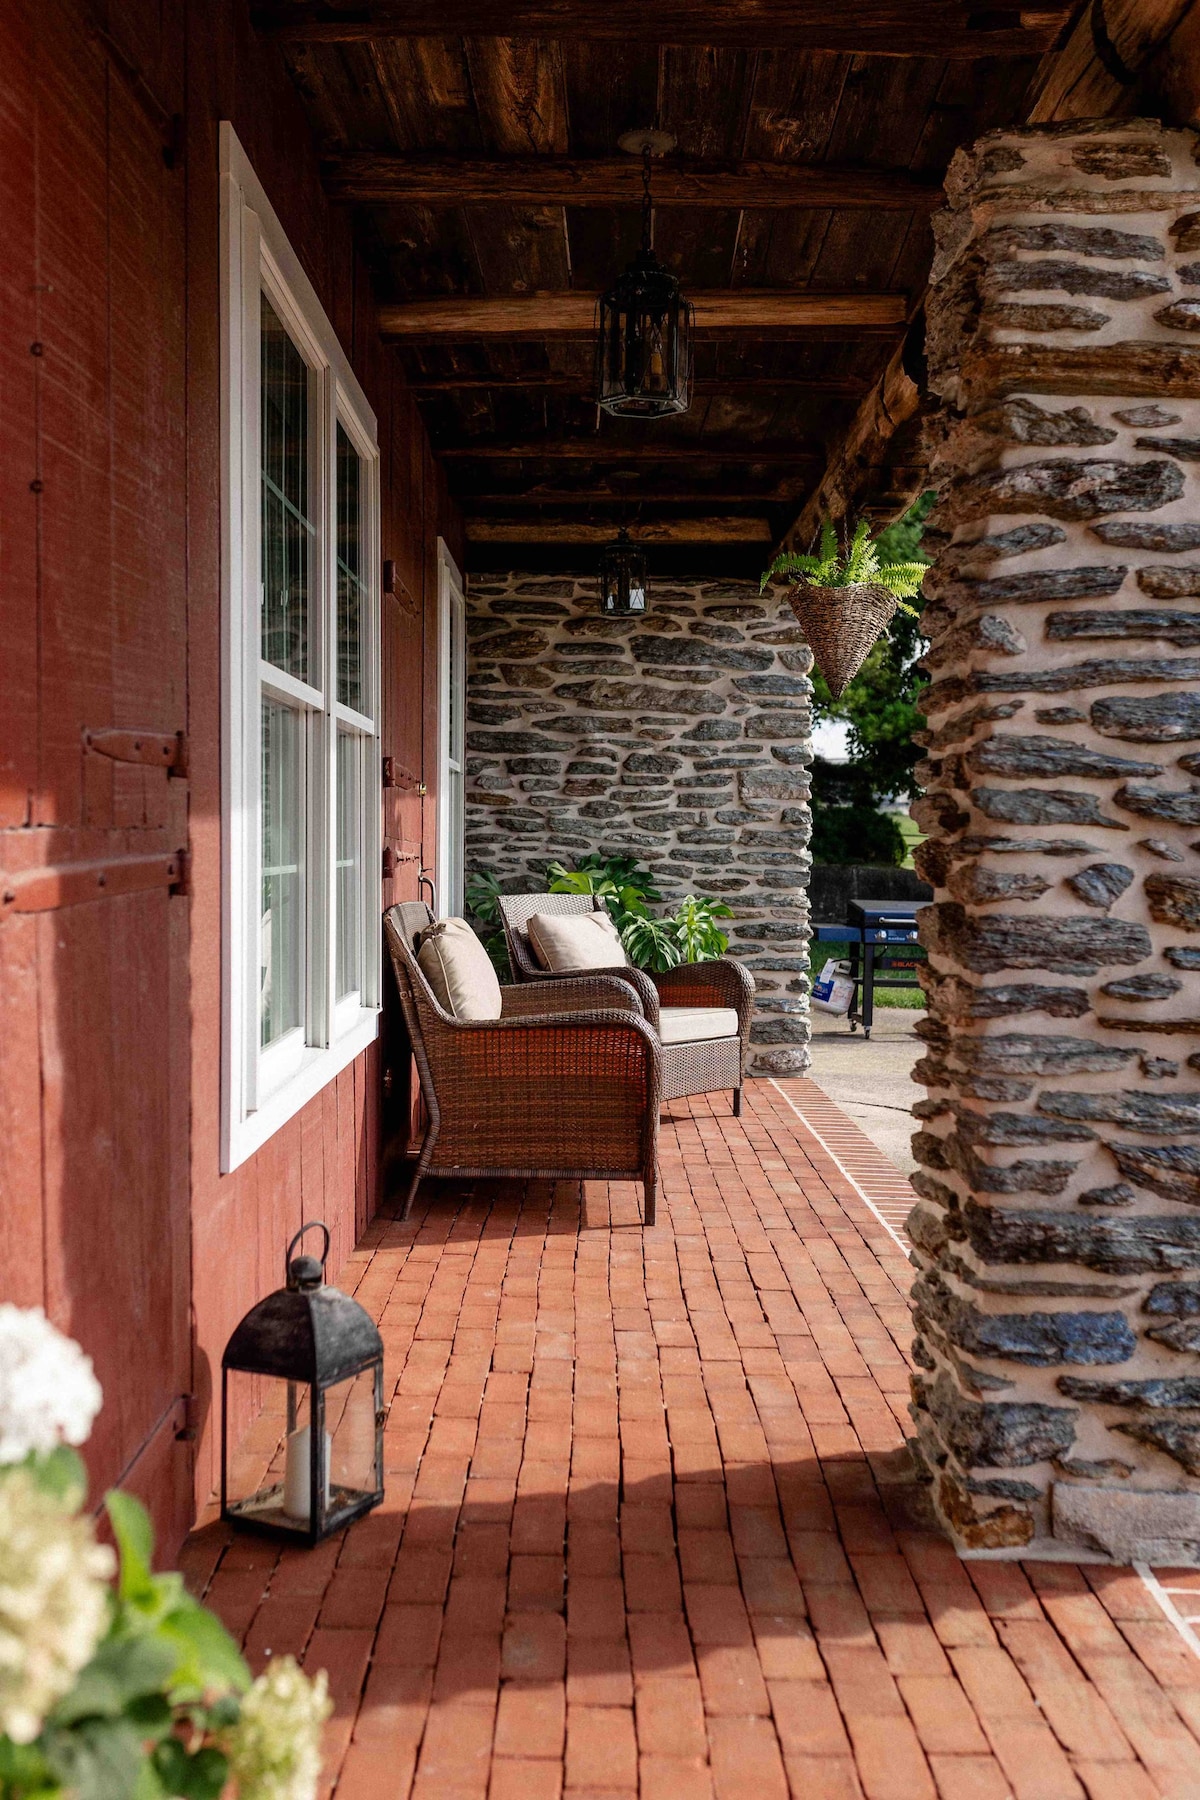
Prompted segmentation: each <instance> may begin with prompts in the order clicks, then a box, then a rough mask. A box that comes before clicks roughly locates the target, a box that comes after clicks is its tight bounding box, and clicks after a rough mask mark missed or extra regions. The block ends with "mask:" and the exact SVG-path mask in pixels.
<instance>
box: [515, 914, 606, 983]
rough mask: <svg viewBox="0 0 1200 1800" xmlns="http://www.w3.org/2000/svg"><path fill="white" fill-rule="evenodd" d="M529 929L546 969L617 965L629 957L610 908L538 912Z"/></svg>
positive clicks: (539, 957)
mask: <svg viewBox="0 0 1200 1800" xmlns="http://www.w3.org/2000/svg"><path fill="white" fill-rule="evenodd" d="M528 929H529V941H530V943H531V944H532V945H533V953H534V955H535V956H536V957H537V959H538V961H539V962H540V963H541V965H542V967H543V969H552V970H554V971H555V972H556V973H563V972H565V971H566V970H568V969H617V968H621V967H622V966H624V964H625V963H626V962H627V960H628V959H627V958H626V955H625V949H624V946H623V945H622V943H621V940H620V938H619V937H618V935H617V928H616V926H615V925H614V924H613V922H612V920H611V919H610V917H609V915H608V913H607V912H590V913H565V914H559V913H534V915H533V917H532V918H531V919H530V921H529V928H528Z"/></svg>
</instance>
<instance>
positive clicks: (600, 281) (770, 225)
mask: <svg viewBox="0 0 1200 1800" xmlns="http://www.w3.org/2000/svg"><path fill="white" fill-rule="evenodd" d="M1069 13H1070V0H1061V3H1060V4H1053V3H1051V4H1046V5H1043V6H1042V7H1041V8H1040V9H1039V10H1038V11H1037V12H1036V13H1031V12H1025V13H1020V12H1016V11H1001V12H996V11H974V10H970V9H969V8H968V7H966V6H963V5H959V4H951V3H950V0H891V3H890V4H886V3H884V0H879V3H876V4H865V3H864V0H844V3H843V4H841V5H839V6H836V7H834V6H830V5H826V4H821V5H819V6H818V5H815V4H813V0H787V4H784V0H721V4H720V5H719V6H717V5H714V4H712V3H711V0H706V3H704V4H701V3H699V0H671V3H670V4H669V5H668V6H667V7H666V8H661V7H660V8H656V7H655V6H654V4H653V0H649V3H648V4H640V5H638V6H636V7H635V6H634V5H632V4H631V0H608V3H606V4H597V3H595V0H542V3H541V4H537V5H534V4H530V3H529V0H509V3H508V4H496V3H495V0H491V3H490V4H487V5H485V4H484V0H446V3H445V4H441V5H438V6H434V5H432V4H431V3H427V0H408V3H407V4H405V5H403V6H401V5H399V4H393V5H391V6H390V8H388V9H386V10H385V9H384V8H383V7H382V6H379V7H375V8H372V7H370V6H368V7H366V8H363V7H362V6H360V7H358V8H357V9H356V10H354V11H349V10H347V9H345V8H341V7H338V6H333V5H326V6H322V7H318V8H316V9H314V8H313V7H311V6H308V5H304V4H298V3H294V0H285V4H283V5H281V6H278V7H276V8H274V9H273V11H272V12H271V13H270V14H268V15H260V19H259V22H260V24H261V26H262V28H263V29H265V30H274V31H275V32H276V34H277V36H278V37H279V39H280V41H281V44H282V48H283V53H284V55H285V56H286V57H287V59H288V62H289V64H290V66H291V69H292V71H293V74H294V77H295V80H296V82H297V85H298V86H299V88H300V90H301V92H302V93H303V95H304V97H305V100H306V102H307V105H308V108H309V112H310V115H311V118H312V121H313V124H314V126H315V128H316V131H317V133H318V135H319V138H320V141H321V144H322V147H323V149H324V152H325V154H326V159H327V162H326V178H327V182H328V185H329V188H330V191H331V192H332V193H334V194H335V195H337V196H339V197H340V198H342V199H343V200H344V202H345V203H346V204H347V205H351V206H353V207H354V209H355V213H356V217H357V221H358V227H359V231H360V234H361V238H362V241H363V242H364V244H365V245H366V247H367V249H368V251H369V255H370V259H371V264H372V268H373V270H374V275H375V280H376V283H377V289H378V295H379V298H380V300H381V302H382V303H383V305H384V307H385V309H386V310H385V315H384V317H385V325H386V328H387V330H388V332H389V334H390V335H393V336H394V338H395V343H396V354H397V355H398V356H399V357H400V358H401V359H402V361H403V364H404V367H405V369H406V371H407V374H408V376H409V379H410V381H411V382H412V384H413V386H414V388H415V389H416V390H417V392H418V394H419V396H420V405H421V408H422V411H423V412H424V415H425V418H426V421H427V424H428V426H429V430H430V433H431V436H432V441H433V444H434V447H435V451H436V452H437V453H438V454H439V455H441V456H443V457H444V458H445V460H446V464H447V469H448V473H449V479H450V483H451V487H452V490H453V492H454V493H455V495H456V496H457V498H458V500H459V502H460V504H461V505H462V507H463V510H464V512H465V514H466V517H467V521H468V530H469V534H470V536H471V538H472V540H473V542H474V544H475V547H476V552H477V553H478V554H480V555H483V556H487V555H488V554H489V553H491V554H492V560H493V561H495V560H501V561H507V562H510V563H511V561H512V554H513V543H514V540H515V541H520V540H521V539H522V538H523V537H524V538H526V539H527V540H529V541H531V543H536V541H537V540H538V539H539V538H540V539H541V541H542V542H543V543H545V544H548V545H549V544H553V545H554V547H555V551H556V554H558V555H560V556H561V554H562V549H563V545H564V543H569V542H570V541H571V533H572V529H573V528H574V529H575V530H576V531H577V532H578V535H579V537H580V538H581V539H586V538H588V537H590V538H592V539H593V540H594V539H595V537H596V535H597V528H598V527H600V526H605V525H615V524H617V523H619V522H621V521H622V520H627V521H630V522H637V523H639V524H641V525H643V526H645V527H646V528H647V530H648V531H650V532H651V533H652V535H653V536H654V537H655V538H656V539H657V540H658V541H659V542H663V541H664V540H665V541H673V542H676V543H682V544H683V545H685V546H686V545H687V544H688V543H689V541H690V543H691V545H692V546H693V547H694V548H693V549H692V551H691V554H692V557H693V560H696V558H697V557H700V555H701V553H700V550H699V546H701V545H707V551H706V552H705V553H704V555H705V556H712V557H716V556H718V547H719V546H724V548H723V549H721V550H720V552H719V554H720V556H723V557H724V558H725V559H726V562H728V558H729V556H730V555H731V554H736V553H737V550H736V546H737V545H738V542H739V539H738V532H739V530H744V533H745V536H744V538H743V539H741V540H740V541H741V543H742V544H743V545H744V551H743V552H742V554H743V555H744V559H745V561H746V563H747V566H760V565H761V561H762V556H763V550H764V546H765V545H766V544H767V543H768V542H769V541H771V540H774V539H776V538H778V537H779V536H781V535H782V534H783V533H784V532H785V531H786V530H787V528H788V527H789V526H790V525H791V524H792V522H793V521H794V520H795V518H796V517H797V515H798V513H799V512H800V510H801V508H802V507H803V504H804V502H805V500H806V498H808V497H809V496H810V495H811V494H812V492H813V490H814V488H815V486H816V484H817V483H818V481H819V480H820V478H821V476H822V474H823V473H824V471H825V468H826V465H827V462H828V460H829V458H830V455H831V454H834V453H836V451H837V448H838V447H839V445H840V444H841V443H842V441H843V439H844V436H845V434H846V432H847V430H848V429H849V428H850V426H851V423H852V421H853V420H854V417H855V414H856V412H857V411H858V410H859V408H860V407H861V406H862V404H863V402H864V398H865V397H867V396H869V394H870V392H871V390H872V388H873V387H874V386H875V385H876V384H877V383H878V382H879V380H880V378H881V376H882V374H883V372H884V370H885V369H886V368H887V366H888V364H889V362H890V361H891V360H892V359H893V358H894V356H895V354H896V351H897V348H898V346H900V345H901V343H902V342H903V340H904V338H905V334H906V332H908V331H909V328H910V325H911V321H912V320H913V318H914V315H915V314H916V312H917V311H918V309H919V307H920V304H921V297H922V294H923V290H924V285H925V281H926V276H927V272H928V267H929V260H930V255H931V251H932V235H931V229H930V223H929V218H930V211H931V208H932V206H933V205H934V204H936V199H937V188H938V186H939V184H940V182H941V179H942V177H943V175H944V174H945V171H946V167H947V164H948V162H949V160H950V157H951V156H952V154H953V152H954V151H955V149H956V148H957V147H958V146H959V145H960V144H963V143H967V142H970V141H971V140H972V139H973V138H975V137H976V136H978V135H979V133H980V132H983V131H986V130H988V129H989V128H991V127H992V126H995V125H1001V124H1007V123H1011V122H1012V121H1013V120H1015V119H1018V118H1023V117H1024V116H1025V115H1026V109H1027V97H1028V94H1029V91H1030V86H1031V82H1032V81H1033V78H1034V76H1035V73H1036V71H1037V67H1038V61H1039V58H1040V57H1041V56H1042V54H1043V53H1044V52H1045V51H1047V50H1048V49H1049V48H1051V47H1052V45H1053V44H1054V43H1055V42H1056V41H1057V40H1058V39H1059V37H1060V36H1061V35H1062V33H1063V31H1064V29H1065V27H1066V26H1067V25H1068V24H1069ZM435 20H437V21H439V22H441V23H442V25H443V27H444V28H445V29H446V30H455V29H457V30H459V31H461V32H462V33H463V35H453V36H436V37H435V36H429V35H421V34H422V33H424V32H428V31H429V30H430V29H431V26H432V24H433V22H434V21H435ZM502 23H503V26H504V28H505V29H506V30H507V31H509V32H511V33H512V34H513V35H510V36H505V37H497V36H490V35H480V32H481V31H482V30H484V29H487V28H488V27H490V28H491V29H492V30H494V29H495V28H496V27H497V26H498V25H501V24H502ZM622 25H623V26H624V30H623V31H622ZM542 31H544V32H545V33H546V35H537V33H539V32H542ZM703 31H707V32H708V34H709V36H710V37H711V38H712V39H713V40H714V41H711V42H709V41H696V34H697V33H698V32H703ZM551 32H552V33H553V34H552V35H551ZM672 33H673V34H674V36H675V38H676V39H677V40H678V39H683V38H687V39H688V40H689V41H686V42H680V41H676V42H673V43H666V42H657V41H655V40H656V39H657V38H658V37H659V36H662V37H667V36H670V35H672ZM831 43H832V44H833V45H834V46H837V47H821V46H828V45H829V44H831ZM810 44H811V45H815V46H818V47H807V46H809V45H810ZM938 46H940V47H941V48H942V49H943V50H944V52H945V53H944V54H933V53H932V52H933V50H934V48H935V47H938ZM913 48H918V49H920V50H921V51H922V52H923V54H910V53H909V52H910V51H911V50H912V49H913ZM647 124H656V125H658V126H659V127H660V128H661V129H663V130H665V131H668V132H670V133H672V134H673V135H674V137H675V139H676V149H675V151H674V152H673V154H672V155H671V156H670V157H669V158H668V159H667V160H666V161H665V162H664V163H663V164H662V165H661V166H660V168H659V171H658V173H657V186H658V199H657V204H656V209H655V244H656V248H657V250H658V252H659V254H660V256H661V257H662V258H663V259H664V261H666V262H667V263H668V264H669V265H670V267H671V268H672V269H673V270H674V271H675V273H676V274H677V275H678V276H679V278H680V280H681V281H682V282H683V284H684V286H685V289H686V290H687V291H688V292H689V293H690V294H692V295H694V296H695V297H696V298H697V299H698V302H699V320H700V331H699V337H698V348H697V357H696V369H697V380H696V393H695V399H694V403H693V406H692V409H691V411H690V412H689V413H688V414H687V415H685V416H683V417H680V418H676V419H669V420H661V421H656V422H649V423H640V422H620V421H616V420H613V419H611V418H609V417H607V416H605V415H599V414H598V413H597V409H596V406H595V404H594V401H593V399H592V345H591V331H590V310H589V308H590V301H591V299H592V298H593V297H594V296H595V295H596V294H598V293H599V292H600V291H601V289H602V288H604V287H605V286H606V285H607V284H608V283H609V282H610V281H611V280H612V278H613V277H614V275H615V274H616V273H617V272H618V271H619V270H620V269H621V268H622V267H623V266H624V264H625V262H626V261H627V260H628V259H629V258H630V257H631V256H632V254H633V252H634V250H635V248H636V246H637V240H638V230H639V215H638V191H639V182H640V170H639V167H638V165H637V162H636V159H633V158H624V157H623V156H622V155H621V153H620V151H619V150H618V149H617V139H618V138H619V137H620V135H621V133H622V132H625V131H627V130H630V129H632V128H634V127H638V126H644V125H647ZM722 296H725V299H724V300H723V299H722ZM479 301H487V302H489V303H493V302H498V303H501V304H498V305H497V304H489V305H487V306H483V307H481V306H480V305H478V304H477V303H478V302H479ZM911 335H912V340H913V341H914V342H915V340H916V338H917V336H918V335H919V333H918V332H913V333H912V334H911ZM738 521H741V522H742V524H741V526H739V524H738ZM601 535H603V534H602V533H601ZM731 545H733V546H734V549H733V551H731V549H730V546H731ZM701 560H703V558H701Z"/></svg>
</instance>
